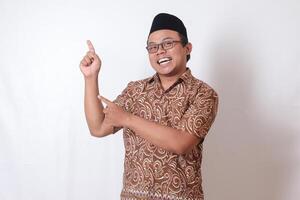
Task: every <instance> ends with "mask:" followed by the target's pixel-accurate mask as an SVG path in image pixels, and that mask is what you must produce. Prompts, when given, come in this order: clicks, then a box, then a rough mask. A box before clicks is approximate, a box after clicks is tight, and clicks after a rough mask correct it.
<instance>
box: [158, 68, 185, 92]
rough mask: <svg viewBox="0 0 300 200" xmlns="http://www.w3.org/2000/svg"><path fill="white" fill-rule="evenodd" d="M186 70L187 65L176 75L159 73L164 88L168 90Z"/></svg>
mask: <svg viewBox="0 0 300 200" xmlns="http://www.w3.org/2000/svg"><path fill="white" fill-rule="evenodd" d="M186 70H187V68H186V67H185V68H184V69H183V70H181V71H180V72H178V73H175V75H169V76H168V75H161V74H158V76H159V79H160V82H161V85H162V87H163V88H164V90H167V89H168V88H169V87H170V86H171V85H173V84H174V83H175V82H176V81H177V80H178V78H179V77H180V76H181V75H182V74H183V73H184V72H185V71H186Z"/></svg>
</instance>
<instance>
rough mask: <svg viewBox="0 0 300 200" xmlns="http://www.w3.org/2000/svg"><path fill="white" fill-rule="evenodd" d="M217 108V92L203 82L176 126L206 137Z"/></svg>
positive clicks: (200, 136)
mask: <svg viewBox="0 0 300 200" xmlns="http://www.w3.org/2000/svg"><path fill="white" fill-rule="evenodd" d="M217 110H218V95H217V93H216V92H215V91H214V90H213V89H212V88H210V87H209V86H208V85H206V84H205V83H203V84H202V86H201V87H200V89H199V90H198V92H197V94H196V95H195V98H194V99H193V100H192V101H191V104H190V105H189V107H188V109H187V110H186V112H185V113H184V114H183V116H182V118H181V119H180V121H179V123H178V124H177V126H176V128H178V129H180V130H183V131H187V132H188V133H190V134H193V135H195V136H197V137H199V138H202V139H204V137H205V136H206V134H207V133H208V131H209V129H210V127H211V125H212V124H213V122H214V120H215V117H216V114H217Z"/></svg>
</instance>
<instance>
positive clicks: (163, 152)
mask: <svg viewBox="0 0 300 200" xmlns="http://www.w3.org/2000/svg"><path fill="white" fill-rule="evenodd" d="M88 46H89V51H88V52H87V54H86V56H85V57H84V58H83V59H82V61H81V65H80V69H81V71H82V73H83V74H84V77H85V104H84V105H85V114H86V119H87V123H88V127H89V130H90V133H91V134H92V135H93V136H96V137H103V136H106V135H109V134H111V133H115V132H117V131H118V130H119V129H120V128H123V132H124V133H123V137H124V144H125V161H124V176H123V177H124V178H123V189H122V192H121V199H123V200H127V199H131V200H132V199H152V200H153V199H165V200H173V199H190V200H202V199H203V198H204V197H203V191H202V186H201V183H202V176H201V161H202V143H203V141H204V138H205V136H206V134H207V132H208V130H209V129H210V127H211V125H212V123H213V121H214V119H215V116H216V112H217V105H218V97H217V94H216V92H215V91H214V90H213V89H212V88H211V87H210V86H209V85H208V84H206V83H204V82H203V81H201V80H198V79H196V78H195V77H194V76H192V74H191V70H190V69H189V68H188V67H187V66H186V64H187V61H188V60H189V58H190V53H191V51H192V44H191V43H189V42H188V37H187V33H186V28H185V26H184V24H183V22H182V21H181V20H180V19H179V18H177V17H176V16H174V15H170V14H166V13H161V14H158V15H157V16H155V18H154V20H153V22H152V26H151V29H150V33H149V36H148V40H147V47H146V48H147V51H148V56H149V60H150V63H151V66H152V67H153V69H154V70H155V71H156V74H154V75H153V76H152V77H149V78H146V79H143V80H139V81H132V82H130V83H129V84H128V86H127V87H126V88H125V89H124V91H123V92H122V94H121V95H119V96H118V97H117V98H116V100H115V101H114V102H111V101H110V100H108V99H106V98H104V97H102V96H100V95H98V94H99V90H98V73H99V70H100V66H101V61H100V59H99V57H98V56H97V54H96V53H95V49H94V47H93V46H92V44H91V42H90V41H88ZM97 97H98V99H97ZM99 99H100V100H102V101H103V102H104V103H105V104H106V105H107V106H106V107H105V108H104V107H103V105H102V103H101V101H99Z"/></svg>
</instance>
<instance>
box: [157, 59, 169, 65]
mask: <svg viewBox="0 0 300 200" xmlns="http://www.w3.org/2000/svg"><path fill="white" fill-rule="evenodd" d="M171 60H172V59H171V58H161V59H159V60H158V61H157V63H158V64H162V63H167V62H169V61H171Z"/></svg>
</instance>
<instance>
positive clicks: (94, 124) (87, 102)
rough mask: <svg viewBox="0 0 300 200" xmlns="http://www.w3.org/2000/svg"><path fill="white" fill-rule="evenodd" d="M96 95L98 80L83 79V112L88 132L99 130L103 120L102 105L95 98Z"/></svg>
mask: <svg viewBox="0 0 300 200" xmlns="http://www.w3.org/2000/svg"><path fill="white" fill-rule="evenodd" d="M98 94H99V88H98V79H97V78H93V79H85V89H84V111H85V117H86V121H87V124H88V127H89V129H90V132H95V131H96V130H100V127H101V124H102V122H103V119H104V113H103V105H102V103H101V102H100V101H99V99H98V98H97V96H98Z"/></svg>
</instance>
